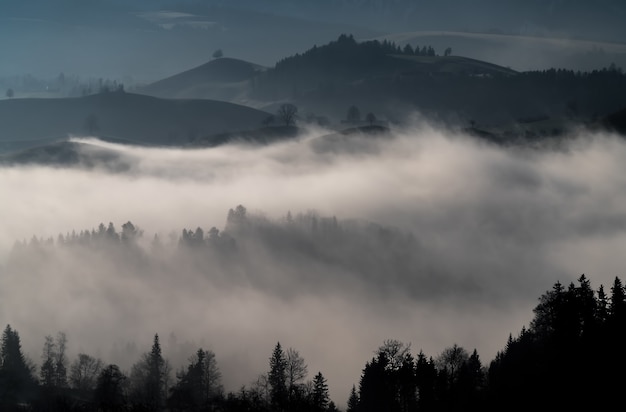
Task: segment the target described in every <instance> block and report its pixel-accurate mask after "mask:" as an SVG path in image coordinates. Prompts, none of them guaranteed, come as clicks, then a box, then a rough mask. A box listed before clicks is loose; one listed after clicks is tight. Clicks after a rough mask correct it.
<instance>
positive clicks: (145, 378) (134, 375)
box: [130, 334, 170, 410]
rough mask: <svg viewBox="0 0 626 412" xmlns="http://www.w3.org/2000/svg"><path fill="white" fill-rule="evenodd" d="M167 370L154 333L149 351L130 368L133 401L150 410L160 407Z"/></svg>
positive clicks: (164, 394)
mask: <svg viewBox="0 0 626 412" xmlns="http://www.w3.org/2000/svg"><path fill="white" fill-rule="evenodd" d="M169 372H170V368H169V363H168V362H167V361H166V360H165V359H164V358H163V355H162V354H161V344H160V343H159V335H158V334H155V335H154V339H153V343H152V348H151V350H150V352H149V353H145V354H144V355H143V356H142V359H141V360H140V361H139V362H137V363H136V364H134V365H133V367H132V370H131V375H130V380H131V386H132V388H131V390H132V397H133V400H134V402H136V403H138V404H139V405H142V406H143V407H146V408H148V409H150V410H159V409H160V408H162V407H163V406H164V404H165V399H166V396H167V385H168V381H169Z"/></svg>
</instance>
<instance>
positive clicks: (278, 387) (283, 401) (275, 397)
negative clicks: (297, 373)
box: [267, 342, 289, 411]
mask: <svg viewBox="0 0 626 412" xmlns="http://www.w3.org/2000/svg"><path fill="white" fill-rule="evenodd" d="M267 378H268V383H269V385H270V403H271V405H272V407H273V408H274V409H275V410H277V411H284V410H285V409H286V408H287V400H288V397H289V394H288V390H287V360H286V358H285V352H284V351H283V349H282V347H281V346H280V342H278V343H276V346H275V347H274V351H273V352H272V356H271V357H270V372H269V374H268V376H267Z"/></svg>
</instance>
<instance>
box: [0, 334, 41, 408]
mask: <svg viewBox="0 0 626 412" xmlns="http://www.w3.org/2000/svg"><path fill="white" fill-rule="evenodd" d="M0 349H1V350H0V407H2V408H5V407H8V406H11V405H15V404H17V403H18V402H22V401H25V400H27V399H28V398H29V396H30V395H32V391H33V390H34V388H35V379H34V377H33V374H32V370H31V368H30V367H29V366H28V363H27V361H26V358H25V357H24V354H23V353H22V344H21V342H20V335H19V333H18V332H17V331H16V330H14V329H12V328H11V325H7V326H6V328H5V329H4V332H3V333H2V346H1V348H0Z"/></svg>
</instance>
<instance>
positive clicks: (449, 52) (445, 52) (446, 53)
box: [443, 47, 452, 57]
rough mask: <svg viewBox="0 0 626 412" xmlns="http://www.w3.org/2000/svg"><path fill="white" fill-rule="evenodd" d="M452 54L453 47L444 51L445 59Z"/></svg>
mask: <svg viewBox="0 0 626 412" xmlns="http://www.w3.org/2000/svg"><path fill="white" fill-rule="evenodd" d="M451 54H452V47H448V48H447V49H446V50H444V52H443V55H444V56H445V57H448V56H450V55H451Z"/></svg>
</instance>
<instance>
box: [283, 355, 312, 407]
mask: <svg viewBox="0 0 626 412" xmlns="http://www.w3.org/2000/svg"><path fill="white" fill-rule="evenodd" d="M286 358H287V359H286V360H287V385H288V386H287V388H288V389H289V396H290V397H291V396H292V395H293V394H294V392H297V391H299V387H300V386H301V384H302V381H303V380H304V379H305V378H306V376H307V374H308V372H309V371H308V367H307V364H306V363H304V358H303V357H302V356H300V353H298V351H297V350H295V349H293V348H289V349H287V354H286Z"/></svg>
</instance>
